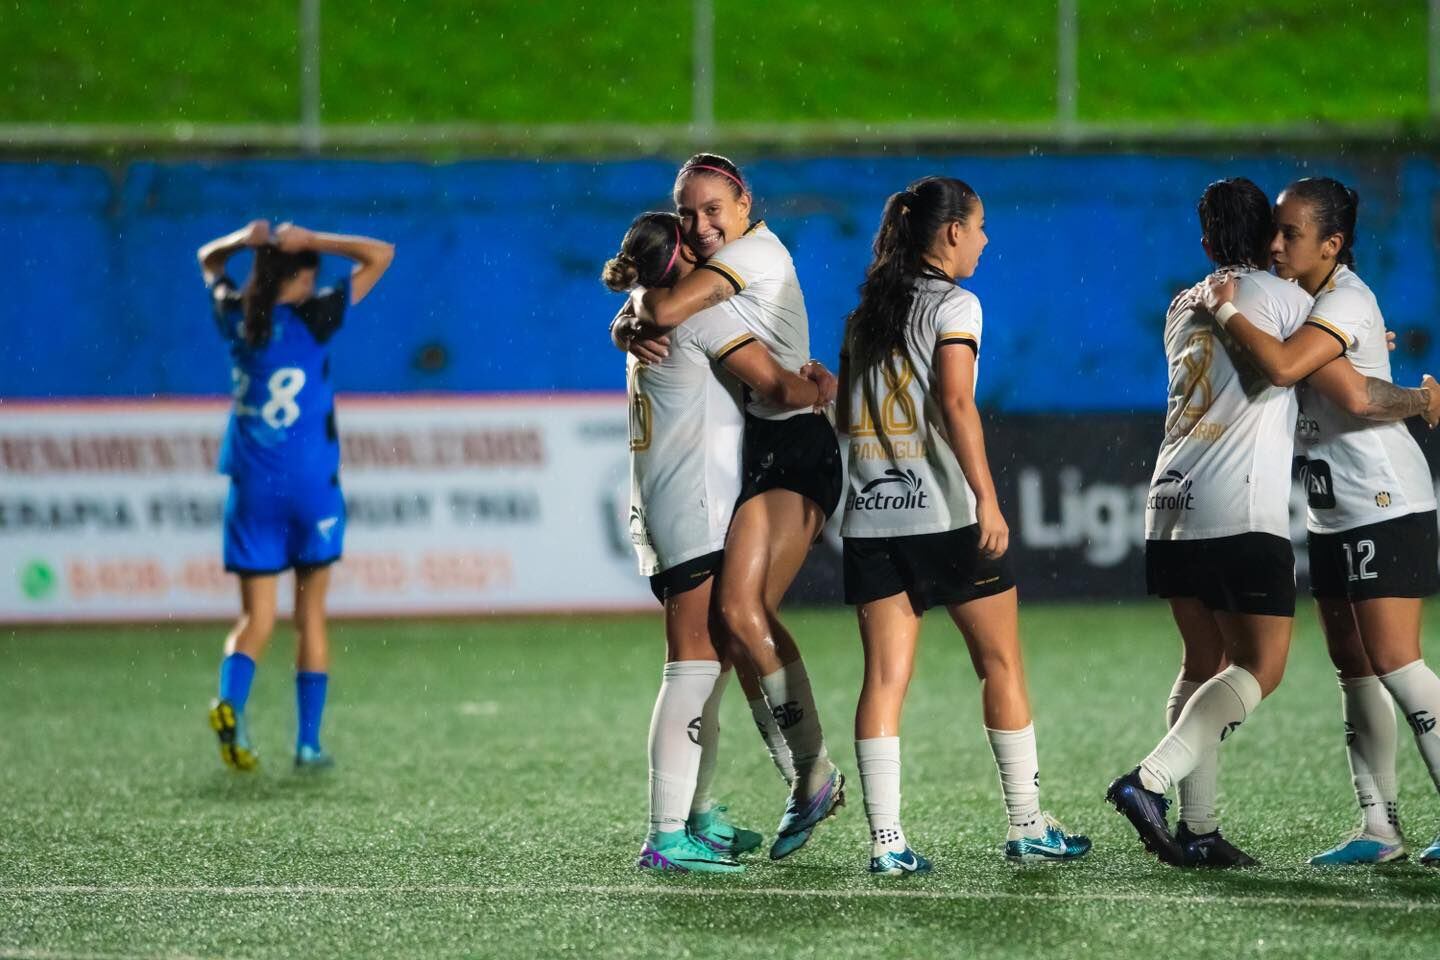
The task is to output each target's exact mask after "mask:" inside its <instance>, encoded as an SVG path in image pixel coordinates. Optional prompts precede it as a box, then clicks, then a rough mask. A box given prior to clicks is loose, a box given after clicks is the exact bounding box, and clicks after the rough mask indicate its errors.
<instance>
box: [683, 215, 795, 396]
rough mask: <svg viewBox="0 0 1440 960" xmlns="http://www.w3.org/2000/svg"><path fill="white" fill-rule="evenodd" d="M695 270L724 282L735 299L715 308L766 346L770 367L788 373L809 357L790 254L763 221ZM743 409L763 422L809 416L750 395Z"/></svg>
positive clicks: (793, 265) (793, 264)
mask: <svg viewBox="0 0 1440 960" xmlns="http://www.w3.org/2000/svg"><path fill="white" fill-rule="evenodd" d="M700 266H701V267H703V268H704V269H706V270H713V271H714V272H715V273H718V274H720V276H722V277H724V278H725V279H726V280H728V281H730V285H731V286H732V287H734V288H735V295H734V296H733V297H731V298H730V299H729V300H726V301H725V302H724V303H722V304H721V305H720V307H721V309H724V310H727V311H729V312H730V313H731V314H732V315H734V316H735V317H736V318H737V319H739V320H740V322H742V323H744V324H745V326H746V327H747V328H749V330H750V332H751V333H753V334H755V336H756V337H757V338H759V340H760V342H761V343H763V344H765V346H766V347H767V348H769V350H770V353H771V355H772V356H774V357H775V362H776V363H778V364H780V366H782V367H784V368H785V369H786V370H789V371H791V372H795V371H798V370H799V369H800V368H801V367H803V366H804V365H805V362H806V361H807V360H809V359H810V320H809V317H808V315H807V314H806V313H805V296H804V294H802V293H801V292H800V280H799V279H798V278H797V277H796V276H795V262H794V261H793V260H791V259H790V251H789V250H786V249H785V244H783V243H781V242H780V238H779V237H777V236H775V234H773V233H771V232H770V228H769V227H767V226H765V221H763V220H762V221H760V222H759V223H756V224H755V225H754V226H752V227H751V228H750V229H749V230H747V231H745V234H744V236H741V237H737V238H736V239H734V240H732V241H730V242H729V243H727V244H725V246H723V247H721V248H720V250H719V252H718V253H716V254H715V256H713V257H711V258H710V259H709V260H707V261H705V262H704V263H702V264H701V265H700ZM686 323H689V321H688V320H687V321H686ZM746 409H747V410H748V411H749V412H750V413H751V414H753V415H754V416H757V417H761V418H763V419H765V420H788V419H789V418H791V417H794V416H797V415H799V414H802V413H807V412H809V408H808V407H802V408H800V409H798V410H797V409H785V408H782V407H777V406H775V405H774V404H772V403H770V402H769V401H767V400H764V399H761V398H760V397H756V396H751V397H749V398H748V401H747V403H746Z"/></svg>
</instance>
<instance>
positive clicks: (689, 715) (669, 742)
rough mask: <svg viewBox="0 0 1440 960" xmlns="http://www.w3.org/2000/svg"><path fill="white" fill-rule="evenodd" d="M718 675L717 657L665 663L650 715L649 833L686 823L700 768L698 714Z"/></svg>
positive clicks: (699, 715)
mask: <svg viewBox="0 0 1440 960" xmlns="http://www.w3.org/2000/svg"><path fill="white" fill-rule="evenodd" d="M719 676H720V664H719V663H718V662H717V661H715V660H679V661H676V662H675V663H667V664H665V672H664V674H663V675H662V679H661V681H660V695H659V696H657V697H656V698H655V712H654V713H652V714H651V715H650V834H651V836H654V835H655V834H657V833H668V832H670V831H672V830H679V829H680V828H681V827H683V826H685V820H686V818H687V817H688V816H689V814H690V800H691V798H692V797H693V796H694V794H695V776H696V774H697V773H698V772H699V769H700V717H701V715H702V714H703V713H704V711H705V700H706V698H708V697H709V696H710V691H711V690H712V689H714V687H715V681H716V679H717V678H718V677H719Z"/></svg>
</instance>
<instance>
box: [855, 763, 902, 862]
mask: <svg viewBox="0 0 1440 960" xmlns="http://www.w3.org/2000/svg"><path fill="white" fill-rule="evenodd" d="M855 760H856V762H857V763H858V764H859V766H860V787H861V789H862V790H863V791H864V793H865V817H866V819H868V820H869V821H870V844H871V846H872V847H873V849H874V852H875V853H876V854H880V853H884V852H886V851H892V852H894V853H900V852H901V851H903V850H904V849H905V846H906V844H905V831H904V830H902V829H901V827H900V738H899V737H870V738H867V739H865V740H856V741H855Z"/></svg>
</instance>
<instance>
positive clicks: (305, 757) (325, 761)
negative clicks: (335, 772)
mask: <svg viewBox="0 0 1440 960" xmlns="http://www.w3.org/2000/svg"><path fill="white" fill-rule="evenodd" d="M333 766H335V758H334V757H332V756H330V754H328V753H326V752H325V751H324V750H322V749H320V748H319V747H311V746H304V745H302V746H299V747H296V748H295V769H296V770H302V771H308V770H316V771H318V770H329V769H330V768H331V767H333Z"/></svg>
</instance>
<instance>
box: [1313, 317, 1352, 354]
mask: <svg viewBox="0 0 1440 960" xmlns="http://www.w3.org/2000/svg"><path fill="white" fill-rule="evenodd" d="M1305 322H1306V323H1313V324H1315V326H1317V327H1319V328H1320V329H1321V330H1324V331H1325V332H1326V333H1328V334H1330V335H1331V336H1332V337H1334V338H1335V339H1337V340H1339V341H1340V346H1342V347H1344V348H1345V349H1346V350H1349V349H1350V348H1351V347H1353V346H1355V338H1354V337H1352V336H1350V335H1349V334H1347V333H1346V332H1345V331H1344V330H1341V329H1340V328H1339V327H1337V326H1336V325H1335V324H1333V323H1331V322H1330V321H1329V320H1326V319H1325V318H1324V317H1317V316H1315V314H1313V313H1312V314H1310V316H1308V317H1306V318H1305Z"/></svg>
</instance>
